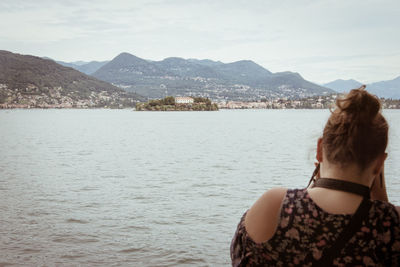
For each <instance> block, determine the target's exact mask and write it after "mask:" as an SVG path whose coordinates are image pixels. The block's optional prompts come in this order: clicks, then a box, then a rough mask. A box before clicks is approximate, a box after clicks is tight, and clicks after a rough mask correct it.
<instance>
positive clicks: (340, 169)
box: [320, 162, 373, 187]
mask: <svg viewBox="0 0 400 267" xmlns="http://www.w3.org/2000/svg"><path fill="white" fill-rule="evenodd" d="M320 176H321V177H322V178H332V179H337V180H344V181H349V182H353V183H357V184H362V185H366V186H368V187H369V186H371V182H372V179H373V177H369V176H370V175H368V172H365V171H364V172H362V171H360V168H359V167H358V166H357V165H355V164H349V165H346V166H341V165H337V164H331V163H328V162H323V163H321V169H320Z"/></svg>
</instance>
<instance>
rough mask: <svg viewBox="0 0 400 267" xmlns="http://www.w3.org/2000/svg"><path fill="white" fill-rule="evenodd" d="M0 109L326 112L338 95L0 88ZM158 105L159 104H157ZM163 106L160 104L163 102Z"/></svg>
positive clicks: (398, 104) (388, 103)
mask: <svg viewBox="0 0 400 267" xmlns="http://www.w3.org/2000/svg"><path fill="white" fill-rule="evenodd" d="M0 89H1V92H2V94H1V99H0V100H1V101H0V109H12V108H26V109H29V108H83V109H88V108H134V107H136V109H137V110H153V111H175V110H176V111H178V110H181V111H184V110H218V109H328V108H332V107H334V104H335V101H336V99H337V98H338V97H340V96H341V94H331V95H326V96H310V97H306V98H301V99H295V98H288V97H282V98H270V99H267V98H261V99H259V100H257V101H230V100H217V101H215V100H214V99H209V98H204V97H203V98H202V97H194V96H176V97H172V96H170V97H166V98H165V99H167V100H166V102H165V101H164V100H165V99H153V100H149V101H148V102H139V101H137V100H134V99H132V98H131V97H130V96H129V95H127V94H125V93H123V92H112V93H111V92H107V91H100V92H94V91H92V92H90V93H88V94H87V95H85V97H82V93H80V92H78V91H77V92H65V90H63V88H61V87H54V88H47V89H46V90H44V91H43V90H42V91H39V89H38V88H37V87H36V86H28V87H26V88H23V89H13V90H11V89H9V88H7V86H6V85H5V84H0ZM160 101H161V102H160ZM163 101H164V102H165V103H164V102H163ZM381 102H382V107H383V108H384V109H400V100H396V99H384V98H381Z"/></svg>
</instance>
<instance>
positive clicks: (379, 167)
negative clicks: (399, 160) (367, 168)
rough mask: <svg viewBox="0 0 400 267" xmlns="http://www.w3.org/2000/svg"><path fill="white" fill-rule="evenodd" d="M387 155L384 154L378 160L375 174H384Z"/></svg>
mask: <svg viewBox="0 0 400 267" xmlns="http://www.w3.org/2000/svg"><path fill="white" fill-rule="evenodd" d="M387 155H388V154H387V153H383V154H382V155H380V156H379V157H378V158H377V159H376V163H375V167H374V174H379V173H380V172H382V169H383V166H384V164H385V160H386V158H387Z"/></svg>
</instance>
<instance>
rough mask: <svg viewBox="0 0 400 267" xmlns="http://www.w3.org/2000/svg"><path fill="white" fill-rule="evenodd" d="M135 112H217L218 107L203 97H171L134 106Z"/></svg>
mask: <svg viewBox="0 0 400 267" xmlns="http://www.w3.org/2000/svg"><path fill="white" fill-rule="evenodd" d="M136 110H137V111H217V110H218V105H217V104H215V103H212V102H211V100H210V99H208V98H203V97H179V96H178V97H173V96H167V97H165V98H163V99H153V100H149V101H148V102H145V103H137V104H136Z"/></svg>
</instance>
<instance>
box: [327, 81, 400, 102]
mask: <svg viewBox="0 0 400 267" xmlns="http://www.w3.org/2000/svg"><path fill="white" fill-rule="evenodd" d="M361 85H362V83H361V82H359V81H356V80H353V79H351V80H340V79H339V80H335V81H332V82H329V83H326V84H324V86H325V87H328V88H331V89H333V90H335V91H337V92H339V93H344V92H348V91H349V90H350V89H354V88H358V87H360V86H361ZM367 90H368V91H369V92H371V93H372V94H375V95H377V96H379V97H383V98H392V99H400V76H399V77H397V78H395V79H393V80H388V81H380V82H375V83H370V84H367Z"/></svg>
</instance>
